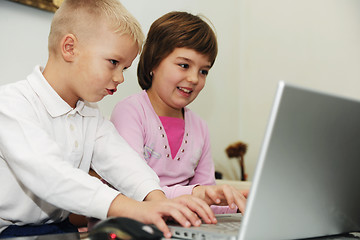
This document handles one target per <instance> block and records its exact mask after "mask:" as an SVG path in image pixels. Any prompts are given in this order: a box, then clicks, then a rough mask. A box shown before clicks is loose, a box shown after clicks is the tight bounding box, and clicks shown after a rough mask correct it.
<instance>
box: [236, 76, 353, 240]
mask: <svg viewBox="0 0 360 240" xmlns="http://www.w3.org/2000/svg"><path fill="white" fill-rule="evenodd" d="M359 230H360V102H359V101H358V100H351V99H347V98H343V97H339V96H335V95H331V94H325V93H320V92H318V91H314V90H309V89H305V88H301V87H298V86H294V85H291V84H285V83H284V82H280V83H279V86H278V91H277V94H276V97H275V101H274V104H273V109H272V112H271V116H270V120H269V123H268V127H267V131H266V133H265V137H264V141H263V146H262V149H261V152H260V155H259V160H258V163H257V167H256V170H255V175H254V179H253V184H252V187H251V190H250V195H249V198H248V202H247V209H246V212H245V216H244V218H243V220H242V224H241V228H240V232H239V239H240V240H252V239H256V240H260V239H267V240H270V239H277V240H278V239H301V238H310V237H317V236H327V235H334V234H340V233H345V232H350V231H359Z"/></svg>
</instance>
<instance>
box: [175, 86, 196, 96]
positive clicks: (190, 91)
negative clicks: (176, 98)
mask: <svg viewBox="0 0 360 240" xmlns="http://www.w3.org/2000/svg"><path fill="white" fill-rule="evenodd" d="M176 88H177V89H179V90H180V91H182V92H184V93H187V94H190V93H192V90H191V89H188V88H183V87H176Z"/></svg>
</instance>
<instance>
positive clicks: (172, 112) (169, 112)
mask: <svg viewBox="0 0 360 240" xmlns="http://www.w3.org/2000/svg"><path fill="white" fill-rule="evenodd" d="M147 95H148V97H149V100H150V102H151V105H152V107H153V108H154V111H155V113H156V114H157V115H158V116H163V117H174V118H181V119H184V110H183V109H175V108H171V107H169V106H168V105H166V104H165V103H164V102H162V101H161V99H159V98H157V97H154V96H153V94H149V92H147Z"/></svg>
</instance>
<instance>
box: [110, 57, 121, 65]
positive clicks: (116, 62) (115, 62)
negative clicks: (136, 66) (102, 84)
mask: <svg viewBox="0 0 360 240" xmlns="http://www.w3.org/2000/svg"><path fill="white" fill-rule="evenodd" d="M109 61H110V63H111V64H112V65H115V66H116V65H117V64H118V63H119V61H116V60H114V59H110V60H109Z"/></svg>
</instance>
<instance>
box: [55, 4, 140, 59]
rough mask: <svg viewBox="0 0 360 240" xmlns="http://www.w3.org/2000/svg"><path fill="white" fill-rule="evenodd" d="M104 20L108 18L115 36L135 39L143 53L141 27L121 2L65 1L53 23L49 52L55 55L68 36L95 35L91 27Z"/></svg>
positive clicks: (56, 13)
mask: <svg viewBox="0 0 360 240" xmlns="http://www.w3.org/2000/svg"><path fill="white" fill-rule="evenodd" d="M101 19H105V20H106V21H107V23H108V25H109V28H110V29H112V30H114V32H115V33H120V34H129V35H130V36H132V37H133V39H134V41H135V42H136V43H137V45H138V47H139V51H140V50H141V48H142V44H143V41H144V34H143V32H142V30H141V27H140V24H139V22H138V21H137V20H136V19H135V17H133V15H131V13H130V12H129V11H128V10H127V9H126V8H125V7H124V6H123V5H122V4H121V3H120V1H119V0H65V1H64V2H63V3H62V4H61V6H60V8H59V9H58V10H57V11H56V12H55V15H54V18H53V20H52V23H51V29H50V34H49V51H50V52H53V53H56V50H57V44H58V43H59V42H60V41H61V38H62V37H63V36H64V35H66V34H68V33H72V34H75V35H76V36H77V37H79V35H83V36H84V38H86V37H88V36H91V35H93V32H92V31H93V30H92V28H90V27H91V26H93V25H94V24H96V22H97V21H99V20H101Z"/></svg>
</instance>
